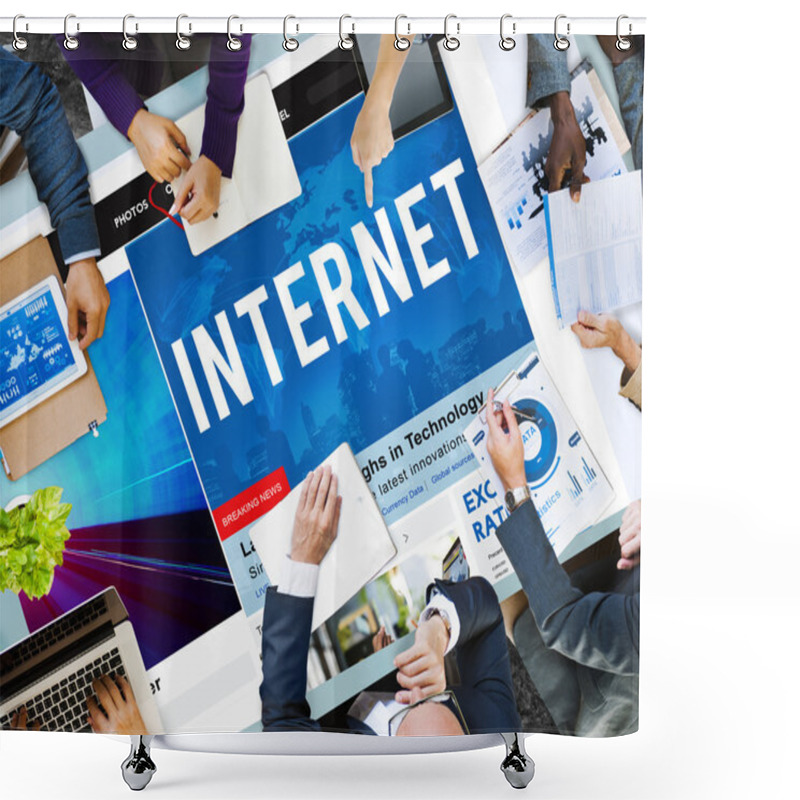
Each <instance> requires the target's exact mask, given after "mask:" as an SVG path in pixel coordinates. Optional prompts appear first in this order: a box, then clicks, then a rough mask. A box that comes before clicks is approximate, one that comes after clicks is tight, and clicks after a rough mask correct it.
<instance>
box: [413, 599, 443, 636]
mask: <svg viewBox="0 0 800 800" xmlns="http://www.w3.org/2000/svg"><path fill="white" fill-rule="evenodd" d="M431 617H441V618H442V622H444V627H445V629H446V630H447V635H448V637H449V636H450V617H449V616H448V614H447V612H446V611H444V610H443V609H441V608H437V607H436V606H428V607H427V608H426V609H425V610H424V611H423V612H422V616H421V617H420V622H427V621H428V620H429V619H430V618H431Z"/></svg>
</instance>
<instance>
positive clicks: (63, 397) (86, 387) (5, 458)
mask: <svg viewBox="0 0 800 800" xmlns="http://www.w3.org/2000/svg"><path fill="white" fill-rule="evenodd" d="M51 275H54V276H55V278H56V280H57V281H58V286H59V289H60V290H61V293H62V295H64V296H65V297H66V292H65V290H64V284H63V283H62V281H61V277H60V275H59V273H58V267H57V266H56V261H55V258H54V257H53V253H52V251H51V250H50V247H49V245H48V244H47V242H46V241H45V240H44V239H43V238H42V237H41V236H38V237H37V238H36V239H34V240H33V241H31V242H29V243H28V244H26V245H24V246H23V247H20V248H19V250H15V251H14V252H13V253H11V254H10V255H9V256H6V258H4V259H2V260H0V305H3V304H5V303H6V302H8V301H9V300H12V299H13V298H14V297H16V296H17V295H20V294H22V293H23V292H25V291H26V290H28V289H30V288H31V287H32V286H35V285H36V284H37V283H39V282H40V281H42V280H44V279H46V278H49V277H50V276H51ZM84 357H85V358H86V365H87V369H86V372H85V374H84V375H82V376H81V377H80V378H78V380H76V381H74V382H73V383H70V384H69V385H67V386H65V387H64V388H63V389H61V390H60V391H58V392H56V393H55V394H53V395H52V396H50V397H48V398H47V399H46V400H44V401H42V402H41V403H39V404H38V405H36V406H34V407H33V408H31V409H30V411H27V412H25V413H24V414H23V415H22V416H20V417H18V418H17V419H15V420H12V421H11V422H9V423H8V424H7V425H5V426H4V427H3V428H0V450H1V451H2V463H3V469H4V472H5V475H6V477H7V478H9V480H12V481H15V480H17V479H18V478H21V477H22V476H23V475H26V474H27V473H28V472H30V471H31V470H32V469H35V468H36V467H38V466H39V465H40V464H42V463H43V462H45V461H47V459H49V458H52V457H53V456H54V455H55V454H56V453H59V452H61V451H62V450H63V449H64V448H65V447H69V445H71V444H72V443H73V442H74V441H75V440H76V439H78V438H79V437H81V436H83V435H84V434H87V433H93V434H95V435H96V432H97V428H98V426H99V425H101V424H102V423H103V422H105V420H106V416H107V409H106V403H105V400H104V399H103V394H102V392H101V391H100V384H99V383H98V382H97V377H96V375H95V372H94V369H93V368H92V362H91V361H90V360H89V356H88V354H87V353H86V352H84Z"/></svg>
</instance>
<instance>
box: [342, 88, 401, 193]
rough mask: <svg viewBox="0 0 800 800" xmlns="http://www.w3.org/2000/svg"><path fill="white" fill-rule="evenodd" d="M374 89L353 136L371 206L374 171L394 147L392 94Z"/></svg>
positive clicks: (352, 140)
mask: <svg viewBox="0 0 800 800" xmlns="http://www.w3.org/2000/svg"><path fill="white" fill-rule="evenodd" d="M374 88H375V87H372V88H371V89H370V91H369V92H368V93H367V97H366V99H365V100H364V105H363V106H362V107H361V111H360V112H359V114H358V117H357V118H356V124H355V125H354V126H353V135H352V136H351V137H350V149H351V150H352V151H353V163H354V164H355V165H356V166H357V167H358V168H359V169H360V170H361V171H362V172H363V173H364V195H365V197H366V199H367V206H368V207H369V208H372V170H373V168H374V167H377V166H378V164H380V163H381V161H383V159H384V158H386V156H388V155H389V153H391V151H392V149H393V148H394V136H393V135H392V123H391V122H390V121H389V108H390V106H391V96H390V97H389V98H386V97H384V96H383V95H382V94H381V93H376V92H375V91H373V89H374Z"/></svg>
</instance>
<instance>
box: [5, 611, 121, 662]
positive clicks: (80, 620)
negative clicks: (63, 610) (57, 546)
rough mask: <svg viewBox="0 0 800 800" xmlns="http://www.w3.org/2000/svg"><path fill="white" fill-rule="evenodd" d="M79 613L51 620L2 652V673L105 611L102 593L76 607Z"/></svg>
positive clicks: (85, 624)
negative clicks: (48, 623)
mask: <svg viewBox="0 0 800 800" xmlns="http://www.w3.org/2000/svg"><path fill="white" fill-rule="evenodd" d="M78 611H79V613H70V614H65V615H64V616H63V617H62V618H61V619H58V620H56V621H55V622H52V623H51V624H50V625H47V626H46V627H45V628H42V629H41V630H40V631H38V632H37V633H34V634H33V635H32V636H29V637H28V638H27V639H25V641H23V642H20V644H18V645H17V646H16V647H14V648H13V649H12V650H10V651H9V652H8V653H4V654H3V670H2V671H3V674H4V675H5V674H7V673H9V672H11V670H13V669H16V668H17V667H18V666H20V665H21V664H24V663H25V662H26V661H28V660H29V659H31V658H33V657H34V656H36V655H38V654H39V653H42V652H44V651H45V650H46V649H48V648H51V647H52V646H53V645H54V644H56V643H57V642H60V641H62V640H63V639H66V638H67V636H69V634H71V633H74V632H75V631H78V630H81V629H82V628H85V627H86V626H87V625H90V624H91V623H92V622H94V621H95V620H96V619H99V618H100V615H101V614H104V613H106V611H107V604H106V598H105V596H104V595H100V596H99V597H96V598H95V599H94V600H92V601H91V602H89V603H86V604H85V605H83V606H81V607H80V608H79V609H78Z"/></svg>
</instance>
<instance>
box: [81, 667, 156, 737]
mask: <svg viewBox="0 0 800 800" xmlns="http://www.w3.org/2000/svg"><path fill="white" fill-rule="evenodd" d="M92 688H93V689H94V690H95V692H96V693H97V699H95V698H94V697H89V698H87V700H86V706H87V708H88V709H89V717H88V722H89V724H90V725H91V726H92V730H93V731H94V732H95V733H117V734H123V735H131V736H133V735H141V734H147V727H146V726H145V724H144V720H143V719H142V715H141V714H140V713H139V706H138V705H137V703H136V698H135V697H134V696H133V690H132V689H131V687H130V685H129V684H128V681H126V680H125V678H124V677H123V676H122V675H113V676H112V675H101V676H100V677H99V678H97V679H95V680H94V681H92ZM97 700H99V701H100V704H101V705H102V706H103V708H102V709H101V708H100V706H98V704H97ZM103 712H105V713H103Z"/></svg>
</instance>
